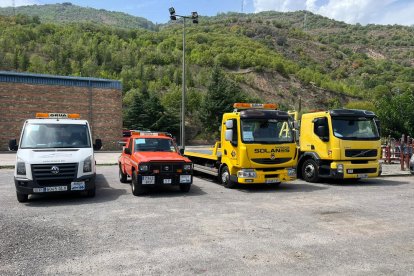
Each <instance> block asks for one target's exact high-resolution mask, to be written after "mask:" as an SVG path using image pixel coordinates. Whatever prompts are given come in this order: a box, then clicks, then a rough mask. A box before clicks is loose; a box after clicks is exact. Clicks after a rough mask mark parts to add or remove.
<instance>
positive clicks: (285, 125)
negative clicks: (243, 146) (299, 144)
mask: <svg viewBox="0 0 414 276" xmlns="http://www.w3.org/2000/svg"><path fill="white" fill-rule="evenodd" d="M241 129H242V140H243V142H244V143H260V144H275V143H289V142H293V135H292V129H291V127H290V124H289V122H288V121H286V120H281V121H279V120H276V119H243V120H241Z"/></svg>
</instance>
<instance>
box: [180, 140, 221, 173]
mask: <svg viewBox="0 0 414 276" xmlns="http://www.w3.org/2000/svg"><path fill="white" fill-rule="evenodd" d="M184 156H187V157H188V158H190V159H194V158H201V159H203V160H206V161H207V162H206V164H205V165H200V164H195V163H194V170H196V171H200V172H203V173H207V174H210V175H214V176H218V169H217V168H215V167H214V163H215V162H217V161H219V159H220V158H221V148H220V143H219V142H217V143H216V144H215V145H214V146H192V147H186V148H185V152H184ZM208 161H210V162H208Z"/></svg>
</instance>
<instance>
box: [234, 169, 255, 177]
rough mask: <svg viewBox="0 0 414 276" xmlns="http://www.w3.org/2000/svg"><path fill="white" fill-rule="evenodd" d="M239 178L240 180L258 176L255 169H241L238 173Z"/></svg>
mask: <svg viewBox="0 0 414 276" xmlns="http://www.w3.org/2000/svg"><path fill="white" fill-rule="evenodd" d="M237 177H240V178H256V177H257V174H256V171H255V170H254V169H241V170H240V171H238V172H237Z"/></svg>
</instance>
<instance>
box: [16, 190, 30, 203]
mask: <svg viewBox="0 0 414 276" xmlns="http://www.w3.org/2000/svg"><path fill="white" fill-rule="evenodd" d="M16 196H17V201H18V202H20V203H23V202H27V201H29V195H28V194H22V193H19V192H17V191H16Z"/></svg>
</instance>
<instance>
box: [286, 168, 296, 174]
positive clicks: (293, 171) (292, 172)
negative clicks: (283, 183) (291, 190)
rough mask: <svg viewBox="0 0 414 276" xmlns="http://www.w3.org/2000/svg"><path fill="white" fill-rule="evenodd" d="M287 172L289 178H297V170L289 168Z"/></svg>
mask: <svg viewBox="0 0 414 276" xmlns="http://www.w3.org/2000/svg"><path fill="white" fill-rule="evenodd" d="M287 172H288V176H296V169H295V168H288V169H287Z"/></svg>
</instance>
